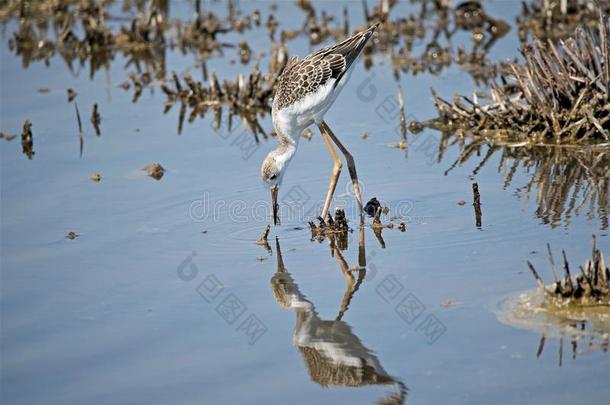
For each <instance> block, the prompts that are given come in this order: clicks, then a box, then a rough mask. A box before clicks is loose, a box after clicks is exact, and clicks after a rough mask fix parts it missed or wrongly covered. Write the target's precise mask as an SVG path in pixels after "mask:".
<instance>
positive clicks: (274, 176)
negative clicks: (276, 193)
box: [269, 174, 277, 180]
mask: <svg viewBox="0 0 610 405" xmlns="http://www.w3.org/2000/svg"><path fill="white" fill-rule="evenodd" d="M276 177H277V174H274V175H272V176H271V177H269V180H275V179H276Z"/></svg>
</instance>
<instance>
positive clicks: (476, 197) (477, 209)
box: [472, 181, 482, 229]
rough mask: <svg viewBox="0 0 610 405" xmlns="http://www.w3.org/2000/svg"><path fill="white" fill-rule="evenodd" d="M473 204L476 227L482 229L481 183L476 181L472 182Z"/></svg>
mask: <svg viewBox="0 0 610 405" xmlns="http://www.w3.org/2000/svg"><path fill="white" fill-rule="evenodd" d="M472 200H473V201H472V205H473V206H474V217H475V223H476V227H477V228H479V229H481V226H482V220H481V216H482V215H481V195H480V194H479V184H478V183H477V182H476V181H475V182H474V183H472Z"/></svg>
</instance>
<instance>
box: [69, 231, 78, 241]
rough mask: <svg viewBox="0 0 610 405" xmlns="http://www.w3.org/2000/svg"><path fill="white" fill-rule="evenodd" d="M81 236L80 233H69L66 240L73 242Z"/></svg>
mask: <svg viewBox="0 0 610 405" xmlns="http://www.w3.org/2000/svg"><path fill="white" fill-rule="evenodd" d="M79 236H80V235H79V234H78V233H76V232H73V231H70V232H68V234H67V235H66V238H67V239H70V240H73V239H76V238H78V237H79Z"/></svg>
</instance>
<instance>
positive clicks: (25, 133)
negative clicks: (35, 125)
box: [21, 120, 34, 160]
mask: <svg viewBox="0 0 610 405" xmlns="http://www.w3.org/2000/svg"><path fill="white" fill-rule="evenodd" d="M21 148H22V151H23V154H24V155H26V156H27V157H28V159H30V160H32V157H33V156H34V135H33V134H32V123H31V122H30V120H25V122H24V123H23V130H22V131H21Z"/></svg>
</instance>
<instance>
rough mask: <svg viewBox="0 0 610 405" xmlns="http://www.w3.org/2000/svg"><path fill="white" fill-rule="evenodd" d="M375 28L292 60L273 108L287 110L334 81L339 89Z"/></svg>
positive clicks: (282, 77)
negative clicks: (301, 58)
mask: <svg viewBox="0 0 610 405" xmlns="http://www.w3.org/2000/svg"><path fill="white" fill-rule="evenodd" d="M376 28H377V24H376V25H373V26H372V27H370V28H369V29H367V30H366V31H362V32H360V33H358V34H356V35H354V36H352V37H350V38H348V39H346V40H345V41H343V42H340V43H338V44H337V45H334V46H331V47H329V48H323V49H320V50H318V51H316V52H314V53H312V54H310V55H308V56H307V57H305V59H303V60H301V61H299V60H298V59H297V58H292V59H291V60H290V62H288V64H287V65H286V67H285V68H284V71H283V72H282V75H281V76H280V79H279V83H278V88H277V91H276V93H275V98H274V99H273V108H274V109H276V110H281V109H283V108H286V107H288V106H290V105H292V104H294V103H296V102H298V101H299V100H301V99H302V98H304V97H305V96H307V95H308V94H311V93H314V92H316V91H317V90H318V89H319V88H320V87H322V86H324V85H325V84H326V83H327V82H328V81H329V80H331V79H335V83H334V85H335V86H336V85H337V83H339V81H340V80H341V78H342V77H343V75H344V74H345V73H346V72H347V71H348V70H349V69H350V67H351V66H352V64H353V63H354V61H355V60H356V59H357V58H358V55H360V52H362V49H363V48H364V45H366V42H367V41H368V39H369V38H370V37H371V35H372V34H373V32H375V29H376Z"/></svg>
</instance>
